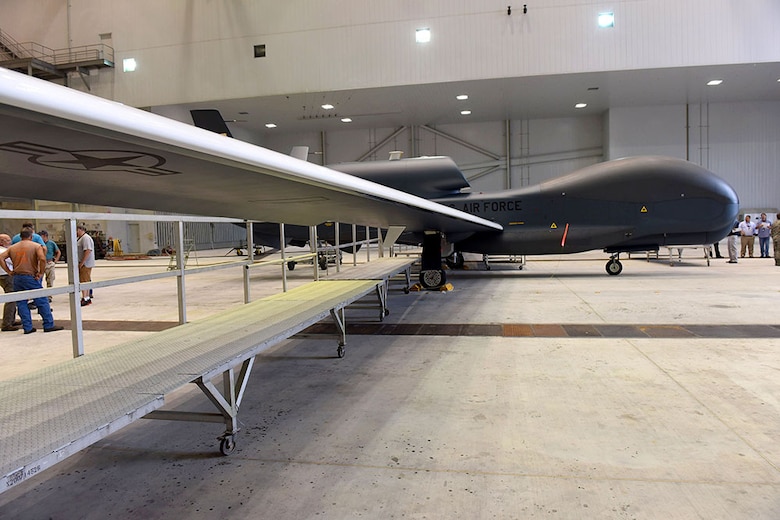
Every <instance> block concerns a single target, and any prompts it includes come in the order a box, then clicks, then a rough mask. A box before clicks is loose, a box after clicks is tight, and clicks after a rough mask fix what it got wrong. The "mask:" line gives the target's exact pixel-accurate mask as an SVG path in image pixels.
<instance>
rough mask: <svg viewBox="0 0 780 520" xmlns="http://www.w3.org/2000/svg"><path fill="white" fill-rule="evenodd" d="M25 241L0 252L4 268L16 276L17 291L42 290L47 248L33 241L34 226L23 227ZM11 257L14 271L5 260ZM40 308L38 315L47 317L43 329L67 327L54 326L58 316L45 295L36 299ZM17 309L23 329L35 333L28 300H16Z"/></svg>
mask: <svg viewBox="0 0 780 520" xmlns="http://www.w3.org/2000/svg"><path fill="white" fill-rule="evenodd" d="M20 237H21V239H22V240H21V241H20V242H17V243H16V244H14V245H12V246H11V247H9V248H8V249H7V250H5V251H3V252H2V253H0V267H2V268H3V270H4V271H5V272H6V273H8V274H12V275H13V277H14V292H16V291H29V290H32V289H42V288H43V286H42V285H41V279H42V278H43V273H44V272H45V271H46V253H44V252H43V248H42V247H41V246H39V245H38V244H36V243H35V242H33V241H32V230H31V229H30V228H24V229H22V232H21V234H20ZM9 257H10V258H11V263H12V264H13V271H12V270H10V269H9V268H8V265H7V264H6V261H5V259H6V258H9ZM33 301H34V302H35V305H36V306H37V307H38V314H40V315H41V318H43V332H54V331H55V330H62V329H63V327H57V326H55V325H54V317H53V316H52V314H51V307H49V299H48V298H46V297H45V296H39V297H37V298H35V299H34V300H33ZM16 308H17V311H18V312H19V317H20V318H21V319H22V328H24V333H25V334H31V333H33V332H35V330H36V329H35V327H33V325H32V316H31V315H30V308H29V307H28V306H27V299H26V298H25V299H24V300H19V301H18V302H16Z"/></svg>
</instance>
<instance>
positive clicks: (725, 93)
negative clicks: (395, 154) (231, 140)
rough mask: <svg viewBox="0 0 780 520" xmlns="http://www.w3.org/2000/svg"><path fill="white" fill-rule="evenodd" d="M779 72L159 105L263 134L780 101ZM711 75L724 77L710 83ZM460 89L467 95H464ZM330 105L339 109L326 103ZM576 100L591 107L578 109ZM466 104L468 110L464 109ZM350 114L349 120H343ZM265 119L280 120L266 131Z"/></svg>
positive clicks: (637, 73) (695, 70) (575, 79)
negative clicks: (211, 115)
mask: <svg viewBox="0 0 780 520" xmlns="http://www.w3.org/2000/svg"><path fill="white" fill-rule="evenodd" d="M779 78H780V63H778V62H773V63H758V64H735V65H717V66H706V67H679V68H667V69H642V70H629V71H610V72H593V73H583V74H563V75H551V76H531V77H519V78H497V79H488V80H479V81H462V82H450V83H437V84H422V85H408V86H389V87H383V88H372V89H356V90H346V91H333V92H308V93H291V94H287V95H275V96H267V97H257V98H245V99H229V100H213V101H209V102H203V103H191V104H182V105H172V106H169V107H155V112H160V113H163V114H166V115H168V114H170V113H171V112H178V113H180V114H182V113H184V114H186V113H188V111H189V110H191V109H205V108H213V109H217V110H219V111H220V112H221V113H222V115H223V117H224V118H225V120H227V121H228V126H229V127H231V129H233V130H237V129H238V128H237V127H240V129H241V132H242V133H244V132H248V133H251V134H253V135H258V136H261V137H262V136H265V135H270V133H271V132H274V133H305V132H320V131H335V130H345V129H347V128H353V129H354V128H387V127H397V126H402V125H421V124H427V125H440V124H452V123H462V122H467V121H468V122H475V121H500V120H504V119H511V120H520V119H537V118H557V117H576V116H580V115H582V116H586V115H589V116H592V115H594V114H600V113H603V112H604V111H606V110H608V109H611V108H618V107H631V106H654V105H684V104H686V103H690V104H698V103H707V102H710V103H722V102H738V101H759V100H763V101H767V100H770V101H771V100H773V101H780V81H779ZM712 79H722V80H723V83H722V84H720V85H718V86H707V82H708V81H710V80H712ZM459 94H467V95H468V96H469V99H468V100H465V101H459V100H457V99H456V96H457V95H459ZM325 103H330V104H332V105H334V108H333V109H331V110H325V109H323V108H322V106H321V105H323V104H325ZM576 103H587V107H585V108H582V109H575V108H574V105H575V104H576ZM461 110H470V111H471V114H470V115H461V113H460V112H461ZM347 117H348V118H351V120H352V122H350V123H344V122H342V121H341V119H342V118H347ZM268 123H274V124H275V125H277V126H276V128H274V129H268V128H266V124H268Z"/></svg>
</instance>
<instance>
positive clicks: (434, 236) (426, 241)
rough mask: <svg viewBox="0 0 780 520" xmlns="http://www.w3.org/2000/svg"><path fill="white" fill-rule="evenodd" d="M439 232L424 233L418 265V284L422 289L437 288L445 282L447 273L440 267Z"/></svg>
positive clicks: (440, 237)
mask: <svg viewBox="0 0 780 520" xmlns="http://www.w3.org/2000/svg"><path fill="white" fill-rule="evenodd" d="M441 240H442V236H441V233H426V234H425V237H424V238H423V250H422V259H421V264H422V265H421V267H420V285H422V287H423V289H439V288H441V287H443V286H444V285H445V284H446V283H447V274H446V273H445V272H444V270H443V269H442V268H441Z"/></svg>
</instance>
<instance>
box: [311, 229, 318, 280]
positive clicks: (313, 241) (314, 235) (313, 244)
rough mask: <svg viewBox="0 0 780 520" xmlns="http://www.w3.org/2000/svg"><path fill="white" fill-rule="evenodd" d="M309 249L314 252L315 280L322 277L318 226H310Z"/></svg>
mask: <svg viewBox="0 0 780 520" xmlns="http://www.w3.org/2000/svg"><path fill="white" fill-rule="evenodd" d="M309 250H310V251H311V252H312V254H314V257H313V261H312V263H311V265H312V266H313V267H314V281H315V282H317V281H319V279H320V258H319V254H318V248H317V226H309Z"/></svg>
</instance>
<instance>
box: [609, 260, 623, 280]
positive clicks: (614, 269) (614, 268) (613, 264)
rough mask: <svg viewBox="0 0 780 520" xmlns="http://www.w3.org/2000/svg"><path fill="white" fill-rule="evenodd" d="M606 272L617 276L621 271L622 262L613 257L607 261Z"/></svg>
mask: <svg viewBox="0 0 780 520" xmlns="http://www.w3.org/2000/svg"><path fill="white" fill-rule="evenodd" d="M606 269H607V273H608V274H610V275H612V276H617V275H619V274H620V273H621V272H622V271H623V264H621V263H620V260H618V259H616V258H615V259H613V260H610V261H609V262H607V266H606Z"/></svg>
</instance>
